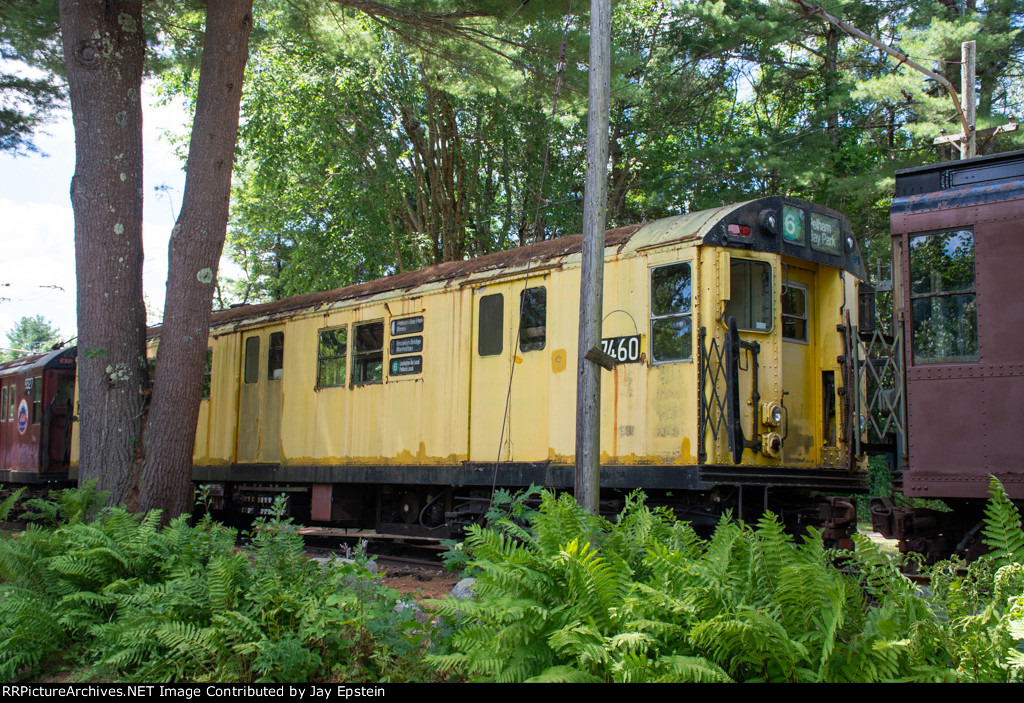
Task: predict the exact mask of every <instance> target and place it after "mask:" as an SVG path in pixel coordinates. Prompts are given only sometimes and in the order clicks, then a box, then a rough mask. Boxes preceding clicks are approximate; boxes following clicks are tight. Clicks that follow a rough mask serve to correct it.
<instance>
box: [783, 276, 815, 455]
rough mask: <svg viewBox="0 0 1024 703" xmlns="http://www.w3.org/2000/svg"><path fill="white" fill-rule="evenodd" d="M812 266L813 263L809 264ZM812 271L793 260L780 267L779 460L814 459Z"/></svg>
mask: <svg viewBox="0 0 1024 703" xmlns="http://www.w3.org/2000/svg"><path fill="white" fill-rule="evenodd" d="M812 266H813V264H812ZM814 301H815V296H814V272H813V271H810V270H808V269H805V268H800V267H798V266H794V265H792V264H786V263H784V264H783V267H782V392H783V396H782V402H783V405H784V406H785V407H786V419H785V422H786V424H785V427H784V436H785V440H784V442H783V444H782V460H783V462H784V463H787V464H794V465H802V464H809V463H816V462H817V457H816V447H817V442H816V440H815V434H816V429H817V422H816V420H815V418H817V417H818V411H817V397H816V395H815V393H814V389H815V388H816V385H815V378H816V376H817V374H816V367H815V360H816V359H817V355H816V353H815V335H816V330H815V329H814V324H815V319H816V318H815V310H814V305H815V302H814Z"/></svg>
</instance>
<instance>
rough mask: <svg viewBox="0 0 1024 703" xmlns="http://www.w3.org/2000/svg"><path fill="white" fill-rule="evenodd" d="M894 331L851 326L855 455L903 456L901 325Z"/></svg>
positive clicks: (904, 389) (905, 418)
mask: <svg viewBox="0 0 1024 703" xmlns="http://www.w3.org/2000/svg"><path fill="white" fill-rule="evenodd" d="M894 327H895V333H894V334H892V335H887V334H884V333H883V332H882V330H881V328H875V329H874V330H871V331H867V332H858V330H857V328H856V327H854V328H853V332H854V334H853V335H852V337H853V338H852V340H851V347H852V351H853V383H854V388H856V389H857V392H856V393H854V399H855V403H854V413H855V415H854V417H856V418H858V419H859V420H860V423H861V431H860V432H854V453H855V454H857V455H858V456H860V455H862V454H864V453H868V454H884V453H890V452H892V453H893V454H894V455H895V457H897V458H899V459H900V460H901V461H905V459H906V439H905V438H906V436H907V405H906V385H905V383H904V348H903V326H902V325H899V324H897V325H894Z"/></svg>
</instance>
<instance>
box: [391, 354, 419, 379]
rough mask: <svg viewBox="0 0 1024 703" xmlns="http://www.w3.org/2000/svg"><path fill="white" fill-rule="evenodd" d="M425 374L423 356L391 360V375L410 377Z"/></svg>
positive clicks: (401, 357)
mask: <svg viewBox="0 0 1024 703" xmlns="http://www.w3.org/2000/svg"><path fill="white" fill-rule="evenodd" d="M422 372H423V357H422V356H400V357H398V358H397V359H392V360H391V365H390V370H389V372H388V373H389V375H391V376H409V375H411V374H417V373H422Z"/></svg>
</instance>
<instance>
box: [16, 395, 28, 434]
mask: <svg viewBox="0 0 1024 703" xmlns="http://www.w3.org/2000/svg"><path fill="white" fill-rule="evenodd" d="M27 428H28V401H26V400H25V399H24V398H22V400H21V405H19V406H18V434H25V430H26V429H27Z"/></svg>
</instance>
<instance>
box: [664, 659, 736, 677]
mask: <svg viewBox="0 0 1024 703" xmlns="http://www.w3.org/2000/svg"><path fill="white" fill-rule="evenodd" d="M656 671H657V672H658V675H657V678H655V679H654V681H656V682H658V683H733V679H732V677H730V676H729V674H727V673H726V672H725V670H723V669H722V668H721V667H720V666H718V665H717V664H715V663H714V662H711V661H708V660H707V659H704V658H703V657H687V656H680V655H675V656H668V657H661V658H659V659H658V660H657V662H656Z"/></svg>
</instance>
